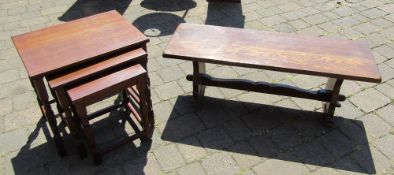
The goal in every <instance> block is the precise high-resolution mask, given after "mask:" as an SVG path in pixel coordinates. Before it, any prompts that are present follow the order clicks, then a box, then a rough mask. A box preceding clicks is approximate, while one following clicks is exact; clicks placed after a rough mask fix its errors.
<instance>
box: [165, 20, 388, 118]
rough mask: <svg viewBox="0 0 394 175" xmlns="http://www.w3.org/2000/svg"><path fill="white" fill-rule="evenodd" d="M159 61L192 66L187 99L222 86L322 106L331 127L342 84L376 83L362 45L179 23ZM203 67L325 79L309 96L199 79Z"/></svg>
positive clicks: (264, 84)
mask: <svg viewBox="0 0 394 175" xmlns="http://www.w3.org/2000/svg"><path fill="white" fill-rule="evenodd" d="M163 57H167V58H175V59H182V60H190V61H192V62H193V69H194V70H193V75H188V76H187V79H188V80H189V81H193V96H194V98H198V96H203V95H204V89H205V86H206V85H208V86H217V87H226V88H233V89H239V90H248V91H255V92H262V93H269V94H277V95H286V96H292V97H298V98H306V99H313V100H318V101H322V102H323V109H324V113H325V114H326V115H324V116H325V117H324V118H325V120H326V121H327V123H328V124H332V122H333V116H334V111H335V108H336V107H339V106H340V104H339V103H338V101H344V100H345V96H344V95H341V94H339V91H340V87H341V85H342V82H343V81H344V79H347V80H358V81H367V82H375V83H379V82H381V77H380V73H379V70H378V67H377V66H376V63H375V61H374V57H373V55H372V53H371V51H370V49H369V46H368V44H367V43H366V42H362V41H350V40H339V39H334V38H324V37H311V36H300V35H295V34H287V33H276V32H263V31H254V30H246V29H237V28H227V27H218V26H209V25H198V24H181V25H179V26H178V28H177V29H176V31H175V33H174V35H173V36H172V38H171V40H170V42H169V44H168V46H167V48H166V49H165V51H164V53H163ZM205 63H213V64H222V65H231V66H240V67H248V68H257V69H266V70H272V71H280V72H289V73H298V74H306V75H314V76H322V77H328V81H327V84H326V88H325V89H321V90H317V91H312V90H306V89H302V88H300V87H294V86H289V85H283V84H272V83H267V82H253V81H250V80H239V79H219V78H214V77H211V76H210V75H208V74H205V66H204V64H205Z"/></svg>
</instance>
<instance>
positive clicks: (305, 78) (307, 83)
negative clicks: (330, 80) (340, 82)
mask: <svg viewBox="0 0 394 175" xmlns="http://www.w3.org/2000/svg"><path fill="white" fill-rule="evenodd" d="M291 81H292V82H293V83H294V84H295V85H297V86H298V87H301V88H305V89H312V88H316V87H320V86H321V85H322V84H325V83H326V82H327V80H326V79H324V78H321V77H317V76H309V75H296V76H294V77H293V78H292V79H291Z"/></svg>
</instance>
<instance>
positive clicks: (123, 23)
mask: <svg viewBox="0 0 394 175" xmlns="http://www.w3.org/2000/svg"><path fill="white" fill-rule="evenodd" d="M12 40H13V42H14V44H15V46H16V49H17V50H18V53H19V55H20V57H21V59H22V61H23V64H24V65H25V68H26V70H27V72H28V75H29V76H30V77H34V76H39V75H40V76H42V75H45V74H48V73H51V72H53V71H57V70H60V69H62V68H65V67H67V66H73V65H77V64H82V63H83V62H85V61H89V60H93V59H94V58H97V57H99V56H102V55H105V54H108V53H111V52H113V51H117V50H121V49H125V48H128V47H134V46H136V45H139V44H142V43H146V42H148V41H149V39H148V38H147V37H145V35H144V34H143V33H141V32H140V31H139V30H138V29H137V28H135V27H134V26H133V25H132V24H131V23H130V22H129V21H127V20H126V19H124V18H123V17H122V16H121V15H120V14H119V13H118V12H116V11H115V10H113V11H109V12H105V13H101V14H97V15H93V16H89V17H86V18H81V19H78V20H75V21H71V22H67V23H63V24H59V25H55V26H51V27H48V28H44V29H40V30H37V31H33V32H29V33H25V34H21V35H17V36H14V37H12Z"/></svg>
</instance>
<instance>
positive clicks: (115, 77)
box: [67, 64, 153, 165]
mask: <svg viewBox="0 0 394 175" xmlns="http://www.w3.org/2000/svg"><path fill="white" fill-rule="evenodd" d="M147 76H148V75H147V72H146V70H145V69H144V68H143V67H142V66H141V65H139V64H136V65H133V66H130V67H128V68H125V69H122V70H117V71H115V72H112V73H110V74H107V75H104V76H102V77H100V78H97V79H94V80H91V81H88V82H85V83H83V84H81V85H78V86H76V87H72V88H71V89H69V90H67V94H68V97H69V98H70V100H71V103H72V109H73V111H74V113H75V115H76V116H77V117H76V118H78V120H79V122H80V123H81V124H82V126H83V133H84V135H85V138H86V139H87V143H88V146H89V150H90V151H91V153H92V156H93V160H94V162H95V164H96V165H97V164H100V163H101V161H102V159H101V154H102V153H105V152H108V151H110V150H112V149H114V148H116V147H118V146H121V145H123V144H125V143H127V142H129V141H132V140H135V139H137V138H141V139H143V138H147V139H150V138H151V136H152V133H153V126H150V123H151V122H150V119H149V110H150V109H149V105H148V102H147V101H148V100H147V96H146V94H147V93H146V92H147V91H149V89H148V87H147V84H146V81H147V80H146V78H147ZM134 85H136V86H137V90H138V92H139V99H140V103H139V104H138V111H139V113H140V114H141V115H140V116H139V118H138V119H140V120H142V121H141V123H142V128H143V131H140V130H139V128H138V127H137V126H136V124H135V123H133V121H132V119H129V121H130V122H129V123H130V124H131V125H132V127H133V129H134V130H135V131H136V134H135V135H132V136H130V137H128V138H127V139H125V140H122V141H120V142H119V143H115V144H112V145H111V146H109V147H107V148H104V149H101V150H99V149H98V148H97V146H96V143H95V137H94V131H93V130H92V128H91V125H90V123H89V120H91V119H93V118H94V117H97V116H99V115H102V114H104V113H106V112H110V111H111V110H114V109H117V108H119V107H122V106H124V107H125V109H126V110H127V111H128V112H129V113H131V114H134V113H132V112H131V111H133V110H135V111H136V110H137V109H136V108H134V107H133V106H132V105H130V104H131V103H132V102H131V101H130V98H129V94H128V93H127V89H128V88H130V87H132V86H134ZM120 92H121V93H122V98H123V99H122V102H121V104H115V105H113V106H110V107H107V108H104V109H103V110H100V111H96V112H94V113H92V114H89V115H88V114H87V111H86V107H87V106H88V105H91V104H93V103H96V102H99V101H101V100H104V99H106V98H107V97H110V96H113V95H116V94H119V93H120Z"/></svg>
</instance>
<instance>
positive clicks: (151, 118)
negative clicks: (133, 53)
mask: <svg viewBox="0 0 394 175" xmlns="http://www.w3.org/2000/svg"><path fill="white" fill-rule="evenodd" d="M142 48H143V49H144V50H145V51H146V52H147V53H148V51H147V48H146V45H143V46H142ZM140 64H141V66H142V67H144V69H145V70H146V72H147V73H148V72H149V71H148V57H146V58H143V59H142V61H141V62H140ZM146 87H147V89H146V103H147V105H148V111H149V123H150V127H151V129H152V133H153V128H154V127H155V117H154V113H153V105H152V99H151V93H150V78H149V74H148V75H147V77H146Z"/></svg>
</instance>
